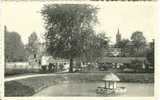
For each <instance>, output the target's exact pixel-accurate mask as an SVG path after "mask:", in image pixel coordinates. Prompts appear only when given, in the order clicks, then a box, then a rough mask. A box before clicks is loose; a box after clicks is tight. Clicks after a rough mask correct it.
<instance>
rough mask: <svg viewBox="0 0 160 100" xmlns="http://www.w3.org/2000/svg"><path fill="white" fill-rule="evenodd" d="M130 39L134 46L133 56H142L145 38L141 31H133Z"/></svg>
mask: <svg viewBox="0 0 160 100" xmlns="http://www.w3.org/2000/svg"><path fill="white" fill-rule="evenodd" d="M131 41H132V43H133V45H134V47H135V56H144V53H145V47H146V39H145V37H144V36H143V32H140V31H135V32H133V33H132V36H131Z"/></svg>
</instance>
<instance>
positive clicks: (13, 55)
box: [5, 30, 26, 62]
mask: <svg viewBox="0 0 160 100" xmlns="http://www.w3.org/2000/svg"><path fill="white" fill-rule="evenodd" d="M5 58H6V62H17V61H24V60H25V59H26V57H25V50H24V44H23V43H22V41H21V37H20V35H19V34H18V33H17V32H9V31H7V30H6V31H5Z"/></svg>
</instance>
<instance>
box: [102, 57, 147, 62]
mask: <svg viewBox="0 0 160 100" xmlns="http://www.w3.org/2000/svg"><path fill="white" fill-rule="evenodd" d="M133 60H138V61H142V62H144V61H146V58H145V57H103V58H102V59H100V60H99V62H100V63H131V62H132V61H133Z"/></svg>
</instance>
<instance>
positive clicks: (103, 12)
mask: <svg viewBox="0 0 160 100" xmlns="http://www.w3.org/2000/svg"><path fill="white" fill-rule="evenodd" d="M43 4H46V3H45V2H36V1H35V2H3V4H2V21H3V25H6V26H7V29H8V31H15V32H18V33H19V34H20V35H21V39H22V41H23V43H24V44H26V43H28V36H30V34H31V33H33V32H36V33H37V35H38V37H39V38H40V41H43V34H44V32H45V29H44V21H43V18H42V16H41V14H40V10H41V9H42V7H43ZM92 4H93V5H95V6H97V7H99V10H98V13H97V17H98V20H99V23H98V24H97V25H96V30H97V31H98V32H105V33H106V35H107V36H108V37H110V40H111V43H114V42H115V36H116V34H117V30H118V28H119V30H120V33H121V35H122V38H130V37H131V34H132V33H133V32H135V31H142V32H143V35H144V36H145V38H146V40H147V41H152V39H154V38H155V35H156V34H158V32H157V23H156V22H157V5H156V2H119V3H117V2H106V3H92Z"/></svg>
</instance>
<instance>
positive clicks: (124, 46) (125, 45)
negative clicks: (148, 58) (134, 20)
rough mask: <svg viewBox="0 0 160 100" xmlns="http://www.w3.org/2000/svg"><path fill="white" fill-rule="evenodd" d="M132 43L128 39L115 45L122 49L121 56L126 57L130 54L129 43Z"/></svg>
mask: <svg viewBox="0 0 160 100" xmlns="http://www.w3.org/2000/svg"><path fill="white" fill-rule="evenodd" d="M129 42H130V41H129V40H128V39H123V40H121V41H119V42H118V43H116V44H115V46H116V47H118V48H120V49H121V54H120V55H121V56H126V53H129V51H128V49H129V47H128V43H129Z"/></svg>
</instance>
